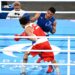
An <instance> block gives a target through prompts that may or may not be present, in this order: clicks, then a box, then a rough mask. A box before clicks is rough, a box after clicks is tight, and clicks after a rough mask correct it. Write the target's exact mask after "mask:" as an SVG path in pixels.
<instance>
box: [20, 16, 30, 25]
mask: <svg viewBox="0 0 75 75" xmlns="http://www.w3.org/2000/svg"><path fill="white" fill-rule="evenodd" d="M19 22H20V24H21V25H26V24H27V23H29V22H30V20H29V19H28V18H27V17H25V16H24V17H21V18H20V19H19Z"/></svg>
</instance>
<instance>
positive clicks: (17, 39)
mask: <svg viewBox="0 0 75 75" xmlns="http://www.w3.org/2000/svg"><path fill="white" fill-rule="evenodd" d="M17 36H26V33H25V32H23V33H21V34H20V35H18V34H15V38H14V40H15V41H19V40H20V39H21V38H16V37H17Z"/></svg>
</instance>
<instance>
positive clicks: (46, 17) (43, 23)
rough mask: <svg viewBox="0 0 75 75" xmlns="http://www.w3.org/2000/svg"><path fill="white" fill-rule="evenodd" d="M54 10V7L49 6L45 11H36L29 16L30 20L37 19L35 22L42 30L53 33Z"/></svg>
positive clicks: (54, 24)
mask: <svg viewBox="0 0 75 75" xmlns="http://www.w3.org/2000/svg"><path fill="white" fill-rule="evenodd" d="M55 12H56V9H55V8H54V7H50V8H49V9H48V10H47V12H46V13H36V14H35V16H34V17H32V18H31V21H36V20H37V24H38V25H39V26H40V27H41V28H42V29H43V31H45V32H50V33H52V34H53V33H55V32H56V20H55V17H54V14H55Z"/></svg>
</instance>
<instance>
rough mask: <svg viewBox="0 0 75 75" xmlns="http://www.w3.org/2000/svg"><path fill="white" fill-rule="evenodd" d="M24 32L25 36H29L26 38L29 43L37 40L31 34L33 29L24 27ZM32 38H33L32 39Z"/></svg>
mask: <svg viewBox="0 0 75 75" xmlns="http://www.w3.org/2000/svg"><path fill="white" fill-rule="evenodd" d="M25 32H26V34H27V36H31V38H28V39H29V40H31V41H36V40H37V38H36V35H35V34H33V28H32V27H30V26H28V27H26V29H25ZM32 37H34V38H32Z"/></svg>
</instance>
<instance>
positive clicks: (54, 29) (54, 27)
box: [52, 21, 56, 34]
mask: <svg viewBox="0 0 75 75" xmlns="http://www.w3.org/2000/svg"><path fill="white" fill-rule="evenodd" d="M55 32H56V21H54V23H53V26H52V34H54V33H55Z"/></svg>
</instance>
